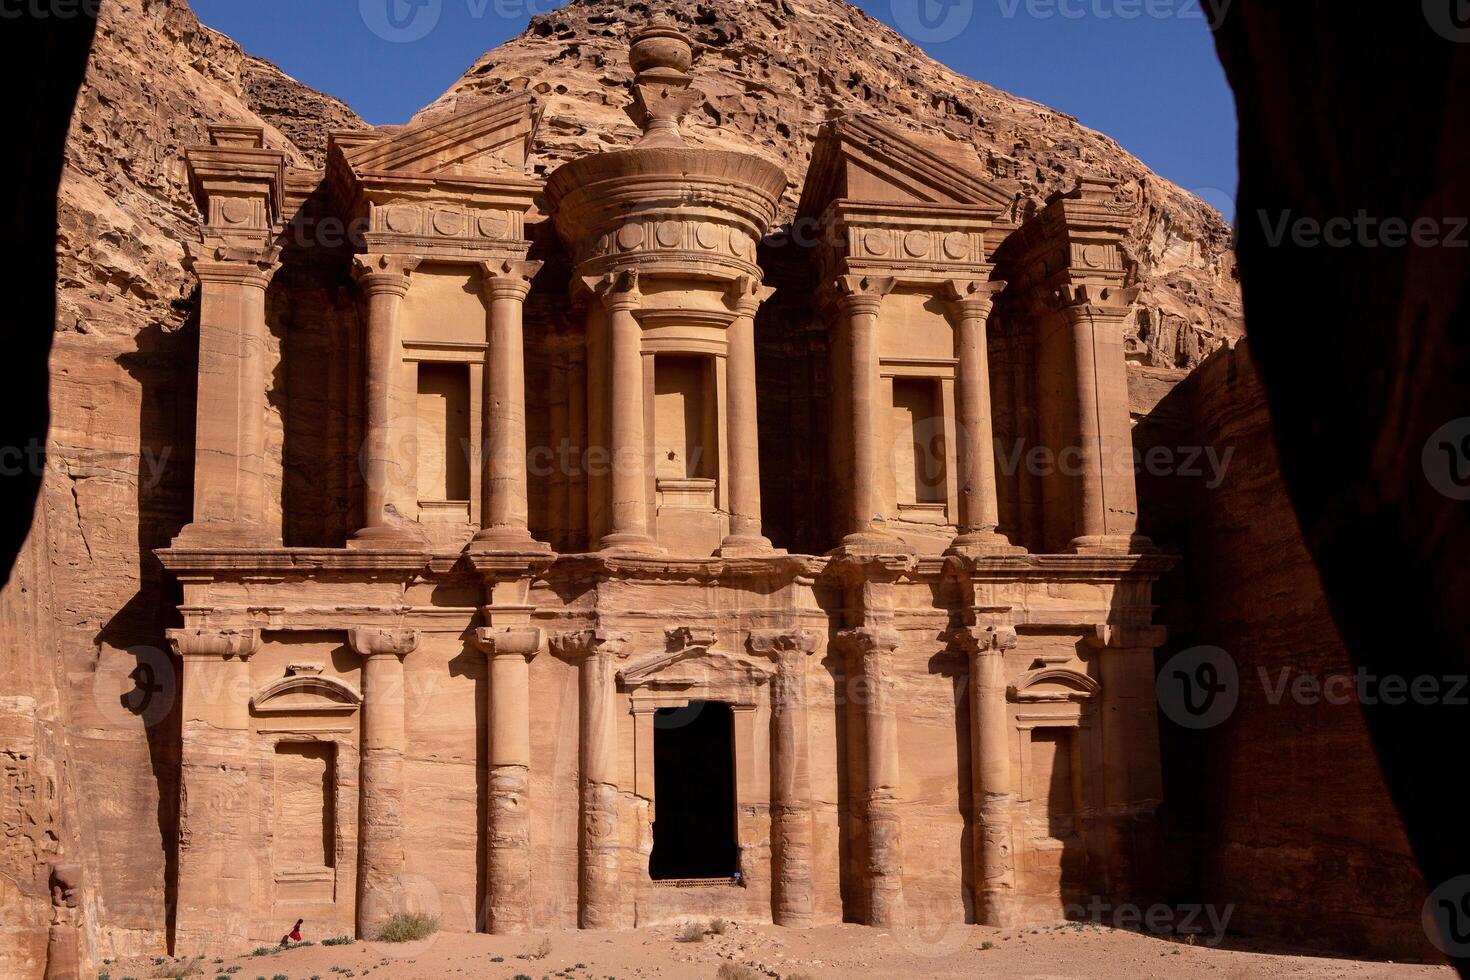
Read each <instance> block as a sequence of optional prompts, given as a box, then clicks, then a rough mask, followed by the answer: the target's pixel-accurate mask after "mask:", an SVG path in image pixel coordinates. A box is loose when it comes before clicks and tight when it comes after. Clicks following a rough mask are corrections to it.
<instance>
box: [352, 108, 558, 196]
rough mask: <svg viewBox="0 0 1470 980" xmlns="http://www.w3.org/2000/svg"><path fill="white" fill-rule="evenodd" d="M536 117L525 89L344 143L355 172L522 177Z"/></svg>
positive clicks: (449, 109) (429, 175)
mask: <svg viewBox="0 0 1470 980" xmlns="http://www.w3.org/2000/svg"><path fill="white" fill-rule="evenodd" d="M538 118H539V117H538V116H537V114H536V113H535V111H534V106H533V104H532V101H531V97H530V96H529V95H526V94H524V93H521V94H517V95H510V96H506V97H504V98H494V99H482V100H477V101H473V102H459V103H456V104H454V105H453V106H449V107H445V108H442V109H439V110H436V111H435V112H434V113H433V114H432V115H428V116H426V117H425V118H424V119H422V120H421V121H418V122H415V123H410V124H409V125H408V126H405V127H404V128H402V129H400V130H398V131H397V132H394V133H392V134H391V135H388V136H386V137H384V138H382V139H375V140H362V139H360V138H355V139H352V140H351V141H350V142H349V141H345V140H344V141H343V142H342V144H341V148H342V153H343V155H344V156H345V157H346V160H347V162H348V163H349V164H350V165H351V167H352V169H353V170H354V171H356V172H357V173H359V174H368V173H375V174H382V173H400V174H405V175H409V174H412V175H420V176H428V177H452V176H463V177H522V176H524V175H525V170H526V156H527V154H528V152H529V150H530V144H531V139H532V137H533V136H534V135H535V132H536V124H537V122H538Z"/></svg>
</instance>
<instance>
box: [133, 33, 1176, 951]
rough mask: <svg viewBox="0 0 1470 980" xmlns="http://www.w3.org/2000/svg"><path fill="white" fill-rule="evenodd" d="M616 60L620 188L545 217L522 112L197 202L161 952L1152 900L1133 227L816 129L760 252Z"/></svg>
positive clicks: (542, 187) (240, 174) (643, 58)
mask: <svg viewBox="0 0 1470 980" xmlns="http://www.w3.org/2000/svg"><path fill="white" fill-rule="evenodd" d="M630 57H631V62H632V67H633V69H634V71H635V73H636V77H635V81H634V84H633V91H632V98H631V105H630V107H629V112H630V115H631V116H632V118H633V120H634V122H635V123H637V125H638V127H639V129H640V131H641V133H642V136H641V139H639V140H638V141H637V142H636V143H635V144H634V145H632V146H629V147H626V148H620V149H610V150H607V151H605V152H602V153H596V154H591V155H587V156H584V157H581V158H579V159H574V160H570V161H569V162H566V163H564V164H563V165H561V166H560V167H558V168H557V169H555V170H554V171H553V172H551V173H549V174H536V173H533V172H530V168H529V167H528V155H529V153H530V150H531V148H532V147H533V146H534V145H535V140H536V136H537V127H538V124H539V117H538V113H537V107H536V104H535V101H534V99H533V97H532V96H530V95H525V94H522V95H507V96H504V97H501V98H498V99H489V100H484V101H479V102H473V103H467V104H461V105H458V106H457V107H455V108H454V109H453V110H452V111H446V112H443V113H440V114H439V115H437V116H434V117H432V118H429V119H426V120H424V121H423V122H421V123H418V124H415V125H411V126H407V127H398V128H392V129H384V130H378V131H368V132H352V133H334V134H332V136H331V141H330V146H329V152H328V161H327V164H326V167H325V170H324V171H322V172H311V173H308V172H297V171H288V170H287V168H286V167H285V165H284V158H283V156H282V155H281V154H280V153H278V152H275V151H273V150H270V149H267V148H264V147H263V146H262V134H261V133H260V132H259V131H251V130H249V129H241V128H224V127H218V128H216V129H215V130H214V131H213V133H212V135H213V142H212V145H209V146H201V147H196V148H193V149H191V150H189V151H188V156H187V165H188V168H189V172H190V175H191V181H192V186H193V189H194V193H195V196H196V198H197V201H198V204H199V207H200V209H201V212H202V214H203V215H204V219H205V220H204V223H205V232H204V238H203V241H202V242H201V243H199V244H198V245H196V246H195V247H194V248H193V249H192V251H191V261H192V269H193V271H194V273H195V274H196V275H197V277H198V281H199V289H200V314H199V323H198V326H199V338H200V340H199V364H198V372H199V373H198V385H199V389H198V400H197V412H196V419H197V421H196V445H195V454H194V474H195V475H194V512H193V521H192V523H190V524H189V525H188V526H187V527H185V528H184V529H183V530H182V532H181V533H180V534H179V535H178V536H177V538H175V539H174V540H173V542H172V543H171V545H170V546H169V547H168V548H166V549H163V550H161V551H160V552H159V555H160V558H161V560H162V561H163V563H164V565H165V566H166V568H167V569H168V570H169V571H170V572H171V573H172V575H173V576H175V577H176V578H177V580H178V582H179V583H180V585H181V589H182V603H181V605H180V606H179V612H180V614H181V615H182V626H181V627H180V628H178V629H175V630H173V631H172V633H171V639H172V642H173V644H174V647H175V649H176V652H177V654H178V656H179V658H180V661H181V670H182V675H181V676H182V692H183V693H182V721H181V733H180V738H181V745H180V759H181V763H180V764H181V776H180V785H181V799H180V805H179V828H180V829H179V836H178V840H177V843H176V847H177V854H176V857H177V861H176V875H177V881H176V885H177V900H176V905H175V909H176V911H175V922H174V934H175V947H176V949H177V950H178V951H180V952H185V951H195V950H198V949H230V950H237V949H238V948H240V947H241V946H242V945H248V944H249V943H250V942H251V941H253V940H266V939H269V940H273V939H275V938H276V937H278V936H279V934H280V932H281V924H282V923H289V922H290V921H292V920H294V919H295V918H297V917H303V916H304V917H306V918H308V919H309V920H310V921H312V922H313V923H314V929H315V932H316V933H318V934H328V933H333V932H342V933H356V934H358V935H363V936H372V935H374V934H375V932H376V930H377V928H378V927H379V926H380V925H381V923H382V922H383V921H384V920H385V919H386V918H388V917H389V916H391V915H392V914H394V913H395V912H398V911H405V910H416V911H428V912H431V913H433V914H437V915H439V916H440V919H441V923H442V927H443V928H445V929H451V930H462V931H475V930H484V931H489V932H496V933H502V932H521V931H526V930H533V929H539V928H558V927H573V926H580V927H583V928H588V929H618V928H627V927H632V926H635V925H645V924H649V923H657V922H661V921H669V920H672V919H677V918H678V917H680V916H685V915H721V916H725V917H728V918H734V919H740V920H746V921H760V922H775V923H777V924H781V925H788V926H798V927H799V926H806V925H813V924H822V923H831V922H839V921H844V920H845V921H856V922H863V923H868V924H872V925H877V926H892V925H903V924H913V925H920V926H923V925H925V924H935V923H938V924H944V923H964V922H978V923H985V924H992V925H1012V924H1018V923H1023V922H1028V921H1056V920H1058V919H1059V918H1061V916H1062V914H1063V909H1064V906H1066V905H1067V904H1068V903H1070V902H1082V903H1086V902H1087V901H1088V900H1089V899H1091V898H1092V897H1093V896H1097V897H1099V898H1101V899H1102V900H1104V901H1111V902H1124V901H1129V900H1137V899H1139V898H1146V897H1148V896H1149V895H1152V894H1153V893H1154V889H1155V888H1156V885H1157V882H1158V881H1159V880H1160V875H1159V868H1158V861H1159V855H1158V853H1157V849H1156V828H1155V823H1154V811H1155V808H1156V806H1157V804H1158V800H1159V797H1160V785H1159V752H1158V736H1157V725H1156V707H1155V700H1154V672H1153V650H1154V648H1155V647H1156V646H1157V645H1158V644H1159V643H1160V642H1161V635H1160V629H1159V628H1158V627H1157V626H1155V625H1153V623H1152V614H1153V606H1152V604H1151V589H1152V583H1153V582H1154V580H1155V579H1156V578H1157V577H1158V575H1159V574H1160V573H1161V572H1162V571H1164V570H1166V569H1167V568H1168V565H1169V559H1168V558H1166V557H1165V556H1161V555H1159V554H1156V553H1154V552H1153V550H1152V549H1151V548H1150V547H1149V545H1148V542H1147V541H1146V540H1144V539H1142V538H1140V537H1139V536H1138V535H1137V534H1136V533H1135V524H1136V504H1135V496H1134V474H1133V459H1132V452H1131V441H1130V434H1129V414H1128V401H1127V391H1126V382H1127V378H1126V365H1125V359H1124V351H1123V324H1124V321H1125V319H1126V317H1127V314H1128V311H1129V305H1130V301H1131V298H1132V297H1131V296H1130V294H1129V291H1128V289H1127V288H1125V287H1126V285H1127V268H1126V264H1125V259H1124V254H1123V250H1122V248H1121V245H1120V241H1121V239H1122V236H1123V234H1124V231H1125V229H1126V227H1127V225H1128V222H1129V220H1130V217H1131V211H1130V207H1131V205H1130V204H1129V202H1127V201H1124V200H1120V199H1119V196H1118V193H1117V189H1116V187H1115V186H1114V185H1113V184H1112V183H1111V182H1109V181H1107V180H1106V179H1101V178H1099V179H1097V180H1085V181H1083V182H1082V183H1081V185H1080V186H1079V187H1078V188H1077V189H1076V190H1075V191H1073V192H1072V193H1070V194H1067V195H1063V196H1060V197H1058V198H1056V199H1055V200H1053V201H1051V202H1050V203H1049V204H1048V205H1047V206H1046V207H1044V208H1042V209H1040V210H1038V211H1035V212H1033V213H1027V214H1017V213H1015V211H1014V207H1013V202H1014V195H1013V194H1012V193H1009V192H1007V191H1006V190H1004V189H1003V188H1001V187H997V186H994V185H993V184H991V183H990V182H988V181H987V180H986V179H982V178H981V177H978V176H977V175H976V172H977V168H976V167H975V166H973V165H972V164H973V161H970V162H967V161H966V160H965V159H964V156H963V155H962V154H960V153H958V152H956V150H955V149H953V147H952V145H949V144H944V143H941V142H939V141H932V140H929V139H925V138H920V137H917V136H915V135H912V134H908V133H905V132H900V131H899V130H897V129H894V128H891V127H889V126H887V125H885V124H883V123H882V122H881V121H877V120H871V119H865V118H858V117H850V116H839V117H835V118H832V119H830V120H828V121H827V122H825V123H824V124H822V126H821V128H820V131H819V133H818V134H817V137H816V141H815V144H814V150H813V155H812V158H811V161H810V165H809V167H808V169H807V172H806V177H805V184H804V186H803V187H802V189H801V192H800V197H799V205H798V206H797V208H796V211H795V218H794V219H790V218H789V216H788V219H787V220H783V221H782V222H781V223H780V224H779V225H778V224H777V216H778V213H779V212H780V210H781V200H782V196H783V194H784V193H785V192H786V190H787V186H786V185H787V178H786V175H785V172H784V170H783V169H782V167H781V166H779V165H778V164H776V163H774V162H771V161H768V160H766V159H764V158H762V157H761V156H758V155H755V154H752V153H748V152H744V151H740V150H732V149H719V148H713V147H701V146H695V145H692V144H690V143H688V142H686V140H685V138H684V137H683V136H682V135H681V134H680V131H679V121H680V118H681V117H682V116H683V115H684V114H685V113H686V112H688V111H689V110H690V109H691V107H693V106H696V105H698V103H699V95H698V92H697V90H696V89H695V88H694V87H693V85H692V81H693V78H692V75H691V60H692V59H691V49H690V46H689V44H688V43H687V42H686V41H685V39H684V38H683V37H681V36H680V35H679V33H678V32H677V31H675V30H673V29H671V28H667V27H661V26H653V27H650V28H648V29H646V30H644V31H642V32H641V33H639V34H637V35H635V37H634V38H633V42H632V46H631V50H630ZM333 222H335V223H336V224H335V227H337V228H341V229H347V230H348V233H347V234H345V235H340V236H337V238H336V240H329V236H328V235H326V234H324V233H323V230H325V229H330V228H332V227H334V225H333Z"/></svg>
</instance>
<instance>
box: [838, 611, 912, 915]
mask: <svg viewBox="0 0 1470 980" xmlns="http://www.w3.org/2000/svg"><path fill="white" fill-rule="evenodd" d="M835 639H836V642H837V644H838V647H839V649H842V650H844V651H845V652H846V654H847V657H848V663H849V665H850V666H849V671H850V673H851V674H855V675H857V676H860V677H861V678H862V685H861V689H860V691H859V692H857V694H858V696H859V697H860V698H861V708H862V712H861V713H862V723H863V735H864V738H863V744H864V747H865V749H866V755H867V760H866V766H865V772H864V777H865V781H864V786H863V793H862V802H863V826H864V830H865V835H864V836H865V840H866V844H867V864H866V867H865V868H864V872H865V874H864V886H865V897H866V901H867V918H866V922H867V923H868V925H875V926H893V925H899V924H901V923H902V921H903V848H902V841H901V833H900V831H901V829H902V822H901V820H900V818H899V795H898V793H899V791H898V784H899V778H898V777H899V759H898V714H897V705H896V704H895V703H894V697H893V652H894V651H895V650H896V649H898V645H899V642H900V637H899V634H898V631H897V630H893V629H890V628H887V627H881V626H865V627H859V628H856V629H847V630H841V631H840V632H838V633H837V636H836V638H835Z"/></svg>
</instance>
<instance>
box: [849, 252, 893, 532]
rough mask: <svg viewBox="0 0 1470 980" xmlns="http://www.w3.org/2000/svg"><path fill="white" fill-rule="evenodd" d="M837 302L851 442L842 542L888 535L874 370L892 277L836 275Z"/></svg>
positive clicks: (881, 408)
mask: <svg viewBox="0 0 1470 980" xmlns="http://www.w3.org/2000/svg"><path fill="white" fill-rule="evenodd" d="M835 286H836V292H837V307H838V311H839V314H840V315H841V317H842V320H843V323H844V324H845V329H844V334H845V336H846V342H847V344H846V354H847V358H846V364H845V367H846V374H847V391H848V401H849V404H848V406H847V408H848V423H849V431H848V441H849V443H850V444H851V446H852V472H851V481H852V482H851V486H850V488H849V494H850V497H849V511H848V516H847V522H846V523H847V535H846V537H844V538H843V544H844V545H849V546H851V545H858V546H861V545H864V544H868V543H870V542H872V541H873V540H874V539H878V540H881V541H885V542H886V541H889V540H891V536H890V535H888V534H887V533H885V532H883V530H882V527H881V524H882V518H883V517H884V516H885V515H880V514H879V506H880V504H879V500H880V499H881V498H880V495H879V489H878V488H879V465H880V457H879V447H878V435H879V432H880V431H882V426H883V422H882V421H880V420H881V419H882V418H883V416H882V414H881V413H882V412H883V411H884V406H883V405H882V404H880V402H881V398H880V391H881V384H880V378H879V373H878V310H879V309H880V307H881V306H882V305H883V297H884V296H886V295H888V293H889V292H891V291H892V290H893V286H894V281H893V279H891V278H886V279H880V278H874V277H870V276H839V277H838V278H837V281H836V283H835Z"/></svg>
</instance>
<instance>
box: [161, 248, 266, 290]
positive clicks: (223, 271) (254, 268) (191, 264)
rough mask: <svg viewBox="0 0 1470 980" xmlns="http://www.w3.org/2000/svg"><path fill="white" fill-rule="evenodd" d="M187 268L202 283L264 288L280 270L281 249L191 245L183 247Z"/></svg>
mask: <svg viewBox="0 0 1470 980" xmlns="http://www.w3.org/2000/svg"><path fill="white" fill-rule="evenodd" d="M184 265H185V267H186V268H187V269H188V270H189V271H190V272H192V273H194V277H195V278H196V279H198V280H199V281H200V282H201V283H225V284H233V285H243V286H255V287H257V288H260V289H264V288H265V287H266V286H268V285H270V281H271V277H272V276H274V275H275V274H276V270H278V269H280V267H281V247H280V246H279V245H268V246H264V247H259V248H257V247H253V246H249V245H234V244H221V243H219V242H217V241H216V242H210V241H205V242H204V243H202V244H200V243H197V242H190V243H186V244H185V245H184Z"/></svg>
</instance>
